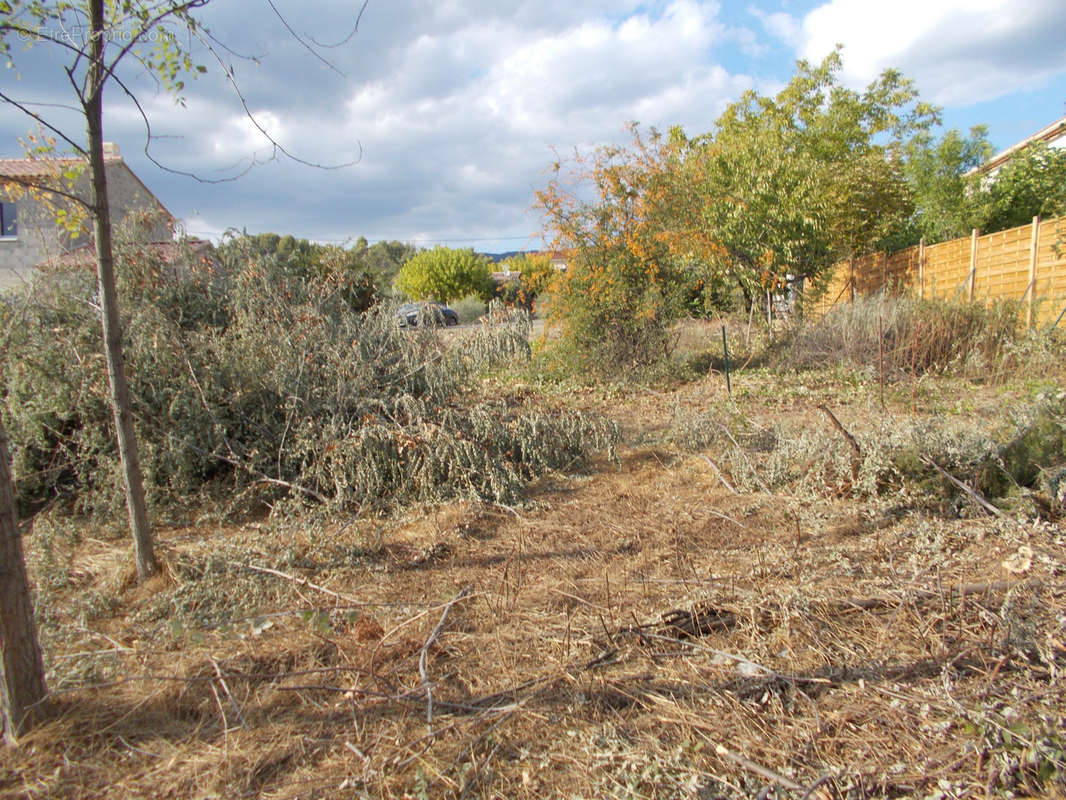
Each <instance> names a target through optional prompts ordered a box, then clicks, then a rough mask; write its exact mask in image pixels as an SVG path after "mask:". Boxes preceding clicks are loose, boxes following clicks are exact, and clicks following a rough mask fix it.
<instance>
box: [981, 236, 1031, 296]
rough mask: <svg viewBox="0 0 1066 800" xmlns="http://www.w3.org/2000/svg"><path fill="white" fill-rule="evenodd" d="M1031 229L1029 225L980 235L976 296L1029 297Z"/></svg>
mask: <svg viewBox="0 0 1066 800" xmlns="http://www.w3.org/2000/svg"><path fill="white" fill-rule="evenodd" d="M1031 228H1032V226H1029V225H1027V226H1025V227H1024V228H1012V229H1011V230H1008V231H999V232H998V233H990V234H988V235H986V236H981V237H979V238H978V240H977V248H978V250H977V253H978V259H977V281H976V289H975V291H974V298H975V299H980V300H984V301H985V302H991V301H992V300H997V299H1002V298H1009V299H1015V300H1020V299H1021V298H1022V297H1024V296H1025V294H1026V290H1027V289H1028V288H1029V244H1030V241H1031V238H1032V230H1031Z"/></svg>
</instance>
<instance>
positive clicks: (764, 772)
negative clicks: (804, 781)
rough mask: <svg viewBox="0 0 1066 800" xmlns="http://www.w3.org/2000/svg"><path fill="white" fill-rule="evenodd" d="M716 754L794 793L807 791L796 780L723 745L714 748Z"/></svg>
mask: <svg viewBox="0 0 1066 800" xmlns="http://www.w3.org/2000/svg"><path fill="white" fill-rule="evenodd" d="M714 752H715V753H716V754H717V755H719V756H721V757H722V758H724V759H726V760H727V761H732V762H733V763H734V764H736V765H737V766H740V767H743V768H744V769H746V770H747V771H748V772H753V773H755V774H756V775H759V776H760V777H763V778H766V779H767V780H770V781H773V782H774V783H776V784H778V785H780V786H784V787H785V788H786V789H789V790H791V791H793V792H803V791H806V789H807V787H806V786H801V785H800V784H798V783H796V782H795V781H794V780H792V779H790V778H786V777H785V776H784V775H782V774H780V773H778V772H774V771H773V770H772V769H770V768H768V767H764V766H763V765H762V764H757V763H755V762H754V761H752V760H751V759H750V758H745V757H744V756H742V755H739V754H737V753H734V752H733V751H732V750H728V749H726V748H725V747H724V746H723V745H720V744H716V745H715V746H714Z"/></svg>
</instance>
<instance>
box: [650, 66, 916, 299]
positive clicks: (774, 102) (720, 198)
mask: <svg viewBox="0 0 1066 800" xmlns="http://www.w3.org/2000/svg"><path fill="white" fill-rule="evenodd" d="M840 67H841V61H840V55H839V51H835V52H833V53H831V54H830V55H829V56H827V57H826V59H825V60H824V61H822V63H821V64H819V65H817V66H812V65H811V64H809V63H807V62H805V61H801V62H799V65H798V69H797V73H796V75H795V76H794V77H793V78H792V80H791V81H790V82H789V84H788V85H787V86H786V87H785V88H784V89H783V90H782V91H781V92H779V93H778V94H777V95H776V96H775V97H764V96H760V95H758V94H757V93H755V92H748V93H747V94H745V95H744V96H743V97H742V98H741V99H740V100H739V101H737V102H736V103H734V104H733V105H732V106H730V107H729V108H728V109H726V111H725V113H724V114H723V115H722V116H721V118H720V119H719V120H718V124H717V128H716V130H715V131H714V132H713V133H710V134H707V135H705V136H701V137H697V138H696V139H694V140H693V141H692V142H689V143H687V146H686V148H685V150H684V152H683V153H682V157H681V159H680V160H679V168H678V169H677V170H676V186H675V188H674V189H673V190H672V191H671V193H670V194H671V197H672V198H676V199H675V200H674V201H672V202H674V204H675V210H674V211H672V212H671V213H670V216H669V217H668V221H672V220H676V222H677V223H680V224H676V223H675V224H676V227H675V228H674V229H673V233H670V234H669V237H670V238H671V240H672V247H673V249H674V250H675V251H676V252H678V253H682V254H685V253H687V254H689V256H690V257H691V258H693V259H694V260H697V261H700V262H702V263H704V264H706V265H708V266H710V267H711V268H712V270H713V272H714V273H717V274H721V273H723V272H725V273H727V274H731V275H733V276H734V277H735V278H736V279H737V280H738V281H739V282H740V283H741V284H742V285H743V286H744V288H745V291H746V292H748V293H749V294H751V293H755V292H761V291H764V290H766V289H768V288H771V287H772V286H773V285H774V284H776V283H778V282H780V281H781V280H782V279H783V278H784V277H785V275H786V274H791V275H795V276H804V277H816V276H818V275H819V274H820V273H821V272H822V271H823V270H824V269H825V268H827V267H828V266H829V265H831V264H832V263H833V262H834V261H836V260H837V259H840V258H845V257H849V256H853V255H861V254H863V253H865V252H869V251H870V250H872V249H873V248H874V247H875V246H876V244H877V243H878V242H879V241H880V240H881V239H883V238H884V237H885V236H886V235H888V234H889V233H891V232H892V231H893V230H896V229H898V227H899V226H900V225H901V224H902V223H903V221H904V220H906V219H908V218H909V216H910V215H911V213H912V211H913V204H912V200H911V196H910V192H909V190H908V186H907V183H906V178H905V175H904V171H903V163H904V154H905V151H906V147H907V145H908V143H910V142H911V141H913V139H914V138H915V137H916V136H921V135H923V134H924V132H926V131H928V129H929V128H930V127H931V126H932V125H933V124H934V123H935V122H936V120H937V114H936V111H935V109H933V108H932V107H931V106H928V105H927V104H925V103H922V102H920V101H919V99H918V95H917V92H916V90H915V89H914V86H913V84H912V83H911V82H910V81H909V80H907V79H906V78H904V77H903V76H902V75H900V74H899V73H898V72H895V71H893V70H886V71H885V72H884V73H882V75H881V76H880V77H879V78H878V79H877V80H875V81H874V82H873V83H871V84H870V85H869V86H868V87H867V88H866V90H865V91H863V92H857V91H854V90H851V89H847V88H844V87H842V86H840V85H839V84H838V82H837V73H838V72H839V70H840ZM667 230H668V231H669V228H668V229H667Z"/></svg>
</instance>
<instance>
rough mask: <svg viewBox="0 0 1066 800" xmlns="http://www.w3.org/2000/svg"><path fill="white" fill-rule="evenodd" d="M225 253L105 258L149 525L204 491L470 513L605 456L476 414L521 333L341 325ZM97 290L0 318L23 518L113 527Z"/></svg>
mask: <svg viewBox="0 0 1066 800" xmlns="http://www.w3.org/2000/svg"><path fill="white" fill-rule="evenodd" d="M250 252H251V251H249V254H245V253H243V252H242V250H241V248H240V247H239V242H238V246H233V243H230V246H228V247H227V248H226V254H227V258H226V261H225V262H224V263H217V262H214V261H204V260H202V259H201V256H199V255H197V254H194V253H192V252H189V253H186V254H185V257H184V259H182V258H179V259H178V260H177V261H176V262H175V261H170V262H164V261H163V260H162V259H161V258H160V255H159V252H158V249H153V248H150V247H146V246H139V245H136V244H129V243H127V244H126V245H124V246H123V247H121V248H119V256H118V262H119V263H118V275H119V284H120V286H119V288H120V302H121V305H122V310H123V322H124V330H125V343H124V344H125V353H126V359H127V364H128V371H129V374H130V379H131V390H132V395H133V403H134V411H135V417H136V424H137V433H138V436H139V442H140V445H141V450H142V459H143V461H144V467H145V473H146V484H147V488H148V491H149V494H150V500H151V502H152V505H153V508H154V509H155V510H156V511H157V512H158V511H163V510H170V511H175V512H180V510H181V509H182V508H184V507H187V506H191V505H193V504H195V503H196V502H197V500H198V498H199V497H200V496H201V493H203V492H211V493H215V494H216V495H217V494H219V493H221V494H222V495H228V496H237V495H240V494H242V493H248V492H253V493H255V495H256V497H257V498H259V499H263V500H265V501H267V502H273V501H275V500H278V499H281V498H291V499H295V500H299V501H301V502H305V501H306V502H314V503H326V504H330V505H336V506H338V507H350V508H355V507H377V508H381V507H388V506H390V505H393V504H397V503H406V502H418V501H435V500H443V499H446V498H450V497H457V496H469V497H480V498H484V499H489V500H494V501H497V502H510V501H513V500H514V499H516V498H517V497H518V496H519V495H520V494H521V491H522V486H523V484H524V483H525V482H526V481H527V480H528V479H530V478H532V477H534V476H536V475H538V474H541V473H543V472H544V471H545V470H551V469H560V468H565V467H568V466H571V465H573V464H576V463H580V462H581V461H582V460H584V459H586V458H588V457H589V456H590V455H591V454H592V453H593V452H597V451H608V452H609V451H611V450H612V448H613V446H614V443H615V442H616V441H617V437H618V433H617V429H616V427H615V426H614V425H613V424H612V423H610V422H608V421H606V420H604V419H601V418H598V417H594V416H589V415H580V414H572V413H560V412H546V411H541V410H538V409H537V408H534V407H509V406H507V405H505V404H503V403H501V402H496V401H494V400H493V399H491V398H485V397H483V396H480V395H479V392H478V388H479V386H480V381H479V377H480V375H481V374H483V373H484V372H485V371H486V370H488V369H491V368H492V367H493V366H494V365H496V364H500V363H502V362H504V361H506V360H509V359H513V358H516V357H517V358H521V357H528V353H529V345H528V330H529V321H528V315H526V314H524V313H522V314H519V313H499V314H496V315H493V317H492V320H491V321H490V322H487V323H485V324H484V325H482V326H480V327H479V329H478V330H477V331H475V332H473V333H472V334H471V335H470V336H468V337H457V338H455V339H454V340H447V341H446V340H445V339H444V337H441V336H440V335H439V333H438V332H437V331H434V330H429V329H425V330H423V329H414V330H406V329H401V328H399V326H398V325H397V324H396V319H395V316H394V312H393V310H392V309H390V308H384V307H379V308H375V309H372V310H371V311H368V312H366V313H362V314H356V313H353V312H352V311H351V310H350V307H349V306H348V305H347V304H346V303H345V302H344V301H343V299H342V298H341V297H339V296H338V295H337V294H336V293H331V290H330V289H329V288H328V283H325V284H323V283H309V282H307V281H306V280H303V279H299V278H298V277H296V276H293V275H292V274H291V273H289V272H288V271H286V269H285V268H284V265H283V264H280V263H278V262H277V261H276V260H274V259H271V258H269V257H263V256H261V255H251V254H250ZM94 292H95V284H94V281H93V280H92V275H91V274H89V273H87V272H82V271H78V270H70V271H67V272H63V273H52V274H48V275H42V276H39V278H38V280H37V281H36V282H35V285H34V286H33V287H32V290H27V291H25V292H23V293H22V294H21V295H18V296H15V297H14V298H12V300H11V302H10V303H9V304H3V305H0V308H2V310H0V315H2V317H0V324H2V325H3V328H2V330H3V331H4V332H5V333H4V336H5V340H6V346H5V347H4V349H3V351H2V353H0V360H2V376H0V399H2V407H0V413H2V414H3V421H4V424H5V425H6V426H7V429H8V431H9V434H10V436H11V439H12V442H13V445H14V447H13V450H14V458H15V470H16V476H17V483H18V492H19V500H20V503H21V506H22V509H23V511H26V510H29V509H32V508H33V507H35V506H39V505H40V504H42V503H44V502H47V501H48V500H49V499H50V498H53V497H55V496H61V497H67V498H69V499H70V500H72V502H73V504H74V506H75V508H76V509H80V510H82V511H86V512H94V513H97V514H101V515H108V516H111V515H113V514H115V513H117V512H119V509H120V504H121V492H120V491H119V489H118V483H117V474H118V473H117V466H116V464H117V453H116V450H115V446H114V440H113V430H112V426H113V422H112V418H111V411H110V408H109V407H108V404H107V396H108V395H107V375H106V366H105V363H104V360H103V357H102V354H101V349H102V348H101V343H100V333H99V317H98V310H97V306H96V304H95V299H94Z"/></svg>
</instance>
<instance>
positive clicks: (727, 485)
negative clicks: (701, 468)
mask: <svg viewBox="0 0 1066 800" xmlns="http://www.w3.org/2000/svg"><path fill="white" fill-rule="evenodd" d="M696 458H702V459H703V460H704V461H706V462H707V463H708V464H709V465H710V467H711V469H712V470H714V474H715V475H716V476H717V477H718V480H720V481H721V482H722V485H723V486H724V487H725V488H727V489H728V490H729V491H730V492H732V493H733V494H740V493H739V492H738V491H737V490H736V489H734V488H733V486H732V484H730V483H729V481H727V480H726V479H725V475H723V474H722V470H720V469H718V465H717V464H715V463H714V462H713V461H711V459H709V458H708V457H707V456H705V455H703V454H702V453H699V454H697V455H696Z"/></svg>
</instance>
